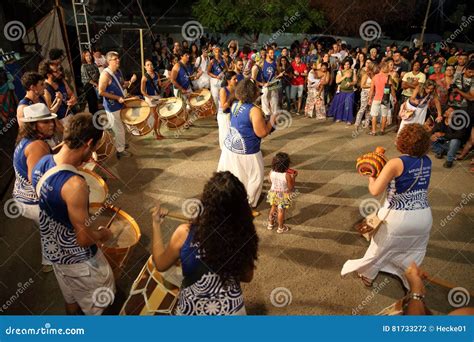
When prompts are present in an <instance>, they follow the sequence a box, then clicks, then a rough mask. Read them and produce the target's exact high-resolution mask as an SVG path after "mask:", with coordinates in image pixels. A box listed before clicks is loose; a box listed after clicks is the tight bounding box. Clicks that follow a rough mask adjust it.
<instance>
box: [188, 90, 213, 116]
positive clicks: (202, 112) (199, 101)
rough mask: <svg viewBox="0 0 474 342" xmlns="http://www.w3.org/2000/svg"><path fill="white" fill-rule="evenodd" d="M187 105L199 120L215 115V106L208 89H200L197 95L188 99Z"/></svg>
mask: <svg viewBox="0 0 474 342" xmlns="http://www.w3.org/2000/svg"><path fill="white" fill-rule="evenodd" d="M189 105H190V106H191V108H192V109H194V111H195V112H196V115H197V116H198V117H199V118H205V117H207V116H213V115H215V114H216V113H217V108H216V104H215V103H214V100H213V99H212V95H211V92H210V91H209V90H208V89H201V90H200V91H199V95H197V96H192V97H190V99H189Z"/></svg>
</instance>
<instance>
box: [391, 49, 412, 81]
mask: <svg viewBox="0 0 474 342" xmlns="http://www.w3.org/2000/svg"><path fill="white" fill-rule="evenodd" d="M393 64H394V66H393V68H394V70H395V71H396V72H397V73H398V76H399V78H401V79H402V78H403V76H405V74H406V73H407V72H408V70H410V67H409V64H408V61H406V59H405V58H404V57H403V55H402V52H401V51H400V50H396V51H395V52H394V53H393Z"/></svg>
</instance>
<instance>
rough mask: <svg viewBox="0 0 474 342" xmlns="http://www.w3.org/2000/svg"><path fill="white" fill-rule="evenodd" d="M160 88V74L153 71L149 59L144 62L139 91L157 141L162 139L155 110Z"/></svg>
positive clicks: (159, 122)
mask: <svg viewBox="0 0 474 342" xmlns="http://www.w3.org/2000/svg"><path fill="white" fill-rule="evenodd" d="M161 87H162V84H161V79H160V74H159V73H158V72H156V71H155V69H154V67H153V62H152V61H151V60H150V59H147V60H145V74H144V75H143V76H142V81H141V87H140V90H141V93H142V95H143V97H144V98H145V102H146V103H147V104H148V105H149V106H150V108H151V112H152V113H153V118H154V123H153V131H154V132H155V138H156V139H157V140H161V139H164V136H163V135H161V133H160V126H161V121H160V119H159V117H158V112H157V110H156V106H157V103H158V99H160V98H161Z"/></svg>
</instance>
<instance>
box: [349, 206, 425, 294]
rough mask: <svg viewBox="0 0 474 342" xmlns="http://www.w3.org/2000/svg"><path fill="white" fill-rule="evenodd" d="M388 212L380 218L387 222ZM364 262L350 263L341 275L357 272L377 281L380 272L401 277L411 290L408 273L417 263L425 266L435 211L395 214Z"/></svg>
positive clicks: (382, 211)
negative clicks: (433, 212)
mask: <svg viewBox="0 0 474 342" xmlns="http://www.w3.org/2000/svg"><path fill="white" fill-rule="evenodd" d="M387 210H388V209H387V208H386V207H382V208H381V209H380V210H379V213H378V217H379V218H380V219H382V218H384V216H385V215H386V213H387ZM385 221H386V223H383V224H382V225H381V226H380V228H379V230H378V231H377V232H376V233H375V235H374V236H373V238H372V240H371V241H370V246H369V248H368V249H367V251H366V252H365V255H364V257H363V258H362V259H356V260H348V261H346V263H345V264H344V266H343V267H342V270H341V275H342V276H344V275H346V274H348V273H351V272H355V271H357V272H358V273H359V274H361V275H363V276H364V277H366V278H368V279H375V277H377V274H378V273H379V272H381V271H382V272H387V273H390V274H394V275H396V276H398V277H399V278H400V279H401V280H402V282H403V285H404V286H405V287H406V288H407V289H409V288H410V287H409V285H408V281H407V280H406V278H405V270H406V269H407V268H408V267H409V266H410V264H411V263H412V262H413V261H414V262H415V263H416V264H417V265H418V266H419V265H421V263H422V262H423V259H424V257H425V253H426V246H427V245H428V240H429V237H430V231H431V226H432V223H433V216H432V215H431V208H426V209H419V210H391V211H390V213H389V215H388V217H387V218H386V219H385Z"/></svg>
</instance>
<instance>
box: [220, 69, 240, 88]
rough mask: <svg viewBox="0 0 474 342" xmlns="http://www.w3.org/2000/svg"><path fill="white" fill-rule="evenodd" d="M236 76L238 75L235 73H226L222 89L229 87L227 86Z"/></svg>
mask: <svg viewBox="0 0 474 342" xmlns="http://www.w3.org/2000/svg"><path fill="white" fill-rule="evenodd" d="M235 75H237V74H236V73H235V71H226V72H225V73H224V78H223V79H222V82H221V87H227V85H228V84H229V81H230V80H231V79H232V77H234V76H235Z"/></svg>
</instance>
